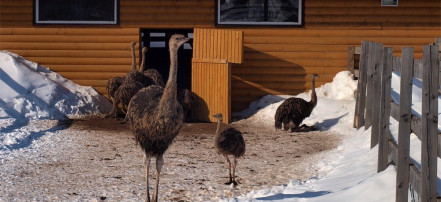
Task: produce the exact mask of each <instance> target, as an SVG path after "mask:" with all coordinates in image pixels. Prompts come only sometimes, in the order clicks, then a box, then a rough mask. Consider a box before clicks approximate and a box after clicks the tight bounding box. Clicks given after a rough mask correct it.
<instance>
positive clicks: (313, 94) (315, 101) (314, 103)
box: [311, 77, 317, 106]
mask: <svg viewBox="0 0 441 202" xmlns="http://www.w3.org/2000/svg"><path fill="white" fill-rule="evenodd" d="M311 103H312V104H313V105H314V106H315V105H317V94H316V93H315V77H313V78H312V93H311Z"/></svg>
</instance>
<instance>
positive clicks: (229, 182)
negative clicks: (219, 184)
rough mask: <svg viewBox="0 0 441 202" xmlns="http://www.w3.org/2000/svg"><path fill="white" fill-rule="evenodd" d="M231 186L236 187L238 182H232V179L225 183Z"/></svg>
mask: <svg viewBox="0 0 441 202" xmlns="http://www.w3.org/2000/svg"><path fill="white" fill-rule="evenodd" d="M230 184H233V185H234V186H236V185H237V182H236V180H231V179H230V181H228V182H225V185H230Z"/></svg>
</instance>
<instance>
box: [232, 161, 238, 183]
mask: <svg viewBox="0 0 441 202" xmlns="http://www.w3.org/2000/svg"><path fill="white" fill-rule="evenodd" d="M236 165H237V160H236V157H234V160H233V180H232V182H233V184H234V185H235V186H236V185H237V182H236Z"/></svg>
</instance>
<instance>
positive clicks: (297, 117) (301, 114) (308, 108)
mask: <svg viewBox="0 0 441 202" xmlns="http://www.w3.org/2000/svg"><path fill="white" fill-rule="evenodd" d="M315 77H318V75H317V74H314V75H312V93H311V100H310V101H309V102H308V101H306V100H304V99H302V98H296V97H291V98H288V99H286V100H285V101H284V102H283V103H282V104H281V105H280V106H279V107H278V108H277V111H276V114H275V116H274V119H275V122H274V126H275V128H276V129H281V128H282V124H283V130H285V131H286V130H288V129H289V130H290V131H291V132H294V131H297V130H299V129H301V128H305V127H307V126H306V125H305V124H304V125H302V126H300V124H301V123H302V121H303V120H304V119H305V118H306V117H309V115H311V112H312V110H313V109H314V107H315V106H316V105H317V94H316V92H315Z"/></svg>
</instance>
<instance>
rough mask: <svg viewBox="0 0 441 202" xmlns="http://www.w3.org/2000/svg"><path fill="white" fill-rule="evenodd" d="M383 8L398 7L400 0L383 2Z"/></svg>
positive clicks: (385, 0)
mask: <svg viewBox="0 0 441 202" xmlns="http://www.w3.org/2000/svg"><path fill="white" fill-rule="evenodd" d="M381 6H398V0H381Z"/></svg>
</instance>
